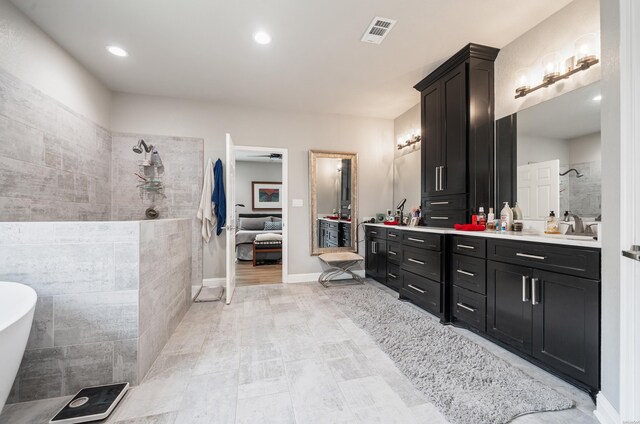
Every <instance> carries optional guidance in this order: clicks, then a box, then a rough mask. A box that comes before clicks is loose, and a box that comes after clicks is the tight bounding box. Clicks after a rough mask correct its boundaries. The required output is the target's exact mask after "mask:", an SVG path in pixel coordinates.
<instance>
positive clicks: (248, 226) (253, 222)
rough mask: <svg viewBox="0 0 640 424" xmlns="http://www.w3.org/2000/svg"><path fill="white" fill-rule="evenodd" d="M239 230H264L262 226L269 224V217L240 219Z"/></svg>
mask: <svg viewBox="0 0 640 424" xmlns="http://www.w3.org/2000/svg"><path fill="white" fill-rule="evenodd" d="M239 221H240V222H238V229H239V230H254V231H255V230H264V224H265V223H267V222H271V217H264V218H240V220H239Z"/></svg>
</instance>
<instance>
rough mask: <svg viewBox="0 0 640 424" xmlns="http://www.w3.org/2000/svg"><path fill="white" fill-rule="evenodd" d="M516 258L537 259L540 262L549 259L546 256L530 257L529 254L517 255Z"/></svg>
mask: <svg viewBox="0 0 640 424" xmlns="http://www.w3.org/2000/svg"><path fill="white" fill-rule="evenodd" d="M516 256H520V257H521V258H529V259H537V260H539V261H544V260H545V259H547V258H546V257H544V256H537V255H529V254H527V253H516Z"/></svg>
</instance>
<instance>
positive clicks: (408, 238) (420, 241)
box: [407, 237, 424, 243]
mask: <svg viewBox="0 0 640 424" xmlns="http://www.w3.org/2000/svg"><path fill="white" fill-rule="evenodd" d="M407 240H411V241H417V242H418V243H424V240H422V239H417V238H413V237H407Z"/></svg>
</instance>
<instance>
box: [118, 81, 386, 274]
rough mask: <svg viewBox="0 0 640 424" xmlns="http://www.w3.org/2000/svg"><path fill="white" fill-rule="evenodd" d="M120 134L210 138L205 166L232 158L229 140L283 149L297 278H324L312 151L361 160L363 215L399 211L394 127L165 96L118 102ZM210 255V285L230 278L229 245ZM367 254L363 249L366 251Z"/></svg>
mask: <svg viewBox="0 0 640 424" xmlns="http://www.w3.org/2000/svg"><path fill="white" fill-rule="evenodd" d="M112 130H113V131H119V132H133V133H150V134H181V135H183V136H192V137H203V138H204V153H205V159H206V158H208V157H210V158H211V159H213V160H216V159H217V158H222V159H224V157H225V147H224V143H225V133H227V132H228V133H230V134H231V136H232V138H233V141H234V142H235V144H237V145H241V146H259V147H280V148H286V149H288V152H289V170H288V174H289V175H288V177H289V201H290V202H291V201H292V200H294V199H301V200H302V201H303V207H301V208H297V207H295V208H294V207H292V206H291V203H289V205H288V206H287V207H288V209H289V223H288V224H289V228H290V229H292V230H291V233H290V234H291V235H292V237H291V239H290V240H289V258H288V259H289V274H304V273H314V272H320V271H321V266H320V263H319V261H318V258H316V257H313V256H311V254H310V232H311V225H310V213H309V160H308V155H309V150H310V149H319V150H332V151H338V152H345V151H346V152H356V153H358V163H359V167H358V170H359V172H358V181H359V215H360V218H361V217H363V216H371V215H372V214H374V213H376V212H380V211H384V210H386V209H387V208H393V205H392V203H393V201H392V200H393V199H392V189H393V184H392V181H393V174H392V173H393V166H392V163H393V146H392V144H391V140H392V139H393V121H392V120H389V119H375V118H362V117H355V116H341V115H330V114H311V113H301V112H290V111H277V110H265V109H258V108H252V107H238V106H231V105H225V104H220V103H215V102H212V101H196V100H184V99H171V98H165V97H157V96H145V95H135V94H122V93H117V94H115V95H114V102H113V110H112ZM225 237H226V235H225V233H224V232H223V233H222V234H221V235H220V237H213V239H212V241H211V242H210V243H209V244H208V245H207V246H205V249H204V276H205V278H214V277H222V276H224V274H225V264H224V258H225V246H224V244H225V240H226V238H225ZM360 248H361V251H362V248H363V246H362V245H361V246H360Z"/></svg>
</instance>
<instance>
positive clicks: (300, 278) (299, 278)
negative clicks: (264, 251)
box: [287, 269, 364, 284]
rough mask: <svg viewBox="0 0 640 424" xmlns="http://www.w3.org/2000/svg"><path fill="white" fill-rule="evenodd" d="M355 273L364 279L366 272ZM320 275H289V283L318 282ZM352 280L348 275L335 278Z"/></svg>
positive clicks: (315, 273) (316, 273) (318, 273)
mask: <svg viewBox="0 0 640 424" xmlns="http://www.w3.org/2000/svg"><path fill="white" fill-rule="evenodd" d="M354 273H355V274H356V275H358V276H359V277H362V278H364V270H361V269H359V270H357V271H354ZM320 274H321V273H320V272H312V273H309V274H289V280H288V281H287V282H288V283H294V284H295V283H309V282H316V281H318V278H319V277H320ZM350 278H351V276H349V275H348V274H343V275H341V276H339V277H337V278H334V280H348V279H350Z"/></svg>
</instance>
